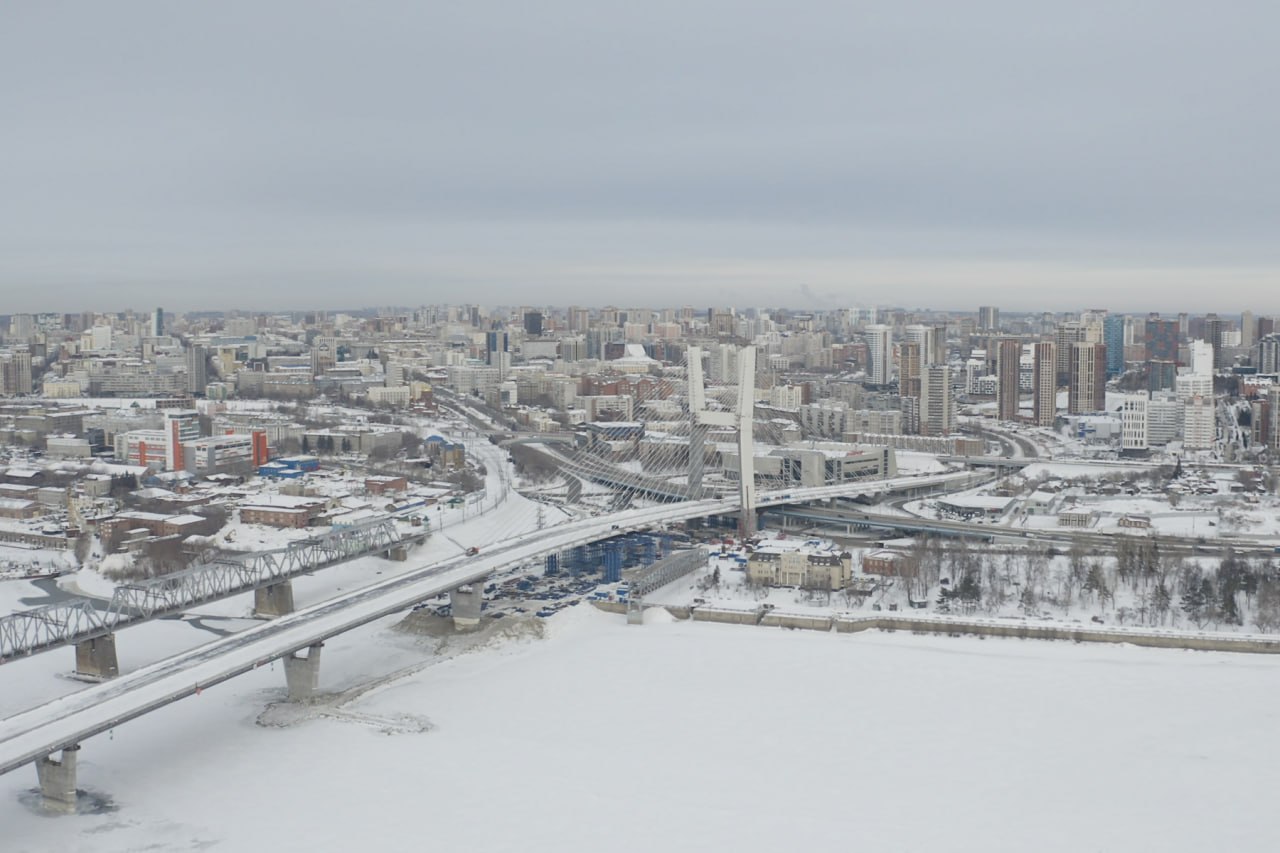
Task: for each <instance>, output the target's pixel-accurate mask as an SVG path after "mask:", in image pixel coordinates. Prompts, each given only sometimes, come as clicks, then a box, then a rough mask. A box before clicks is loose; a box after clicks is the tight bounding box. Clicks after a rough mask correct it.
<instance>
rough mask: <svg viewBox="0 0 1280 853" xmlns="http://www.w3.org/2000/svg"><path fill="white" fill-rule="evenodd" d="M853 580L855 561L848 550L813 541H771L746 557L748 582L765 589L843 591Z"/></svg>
mask: <svg viewBox="0 0 1280 853" xmlns="http://www.w3.org/2000/svg"><path fill="white" fill-rule="evenodd" d="M852 577H853V558H852V556H851V555H850V554H849V553H848V552H847V551H840V550H838V549H836V548H835V546H833V545H829V544H826V545H824V544H822V543H819V542H816V541H812V540H811V541H808V542H795V543H792V542H789V541H786V540H770V541H768V542H765V543H762V544H761V545H759V546H758V547H757V548H756V549H755V550H754V551H752V552H751V555H750V556H749V557H748V558H747V579H748V580H749V581H750V582H751V583H756V584H763V585H765V586H791V587H800V588H803V589H827V590H834V589H844V588H845V587H846V586H848V585H849V581H850V579H851V578H852Z"/></svg>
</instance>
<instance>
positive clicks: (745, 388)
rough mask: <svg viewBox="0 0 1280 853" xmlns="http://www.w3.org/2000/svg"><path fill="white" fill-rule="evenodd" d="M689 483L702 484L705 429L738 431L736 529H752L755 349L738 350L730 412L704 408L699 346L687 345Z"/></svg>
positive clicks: (753, 531)
mask: <svg viewBox="0 0 1280 853" xmlns="http://www.w3.org/2000/svg"><path fill="white" fill-rule="evenodd" d="M688 373H689V418H690V420H691V421H692V427H691V431H690V436H689V466H690V467H689V485H690V487H692V488H698V487H700V486H701V485H702V463H703V453H704V451H703V441H704V440H705V437H706V428H707V427H712V426H717V427H730V428H734V429H736V430H737V431H738V481H739V487H738V491H739V494H740V495H741V498H742V516H741V523H740V528H739V529H740V530H741V532H742V535H743V536H750V535H751V534H753V533H755V532H756V457H755V441H754V437H753V435H752V431H753V427H754V423H755V406H756V348H755V347H742V348H741V349H739V350H738V405H737V406H736V408H735V411H733V412H718V411H708V410H707V395H706V388H705V386H704V385H703V378H702V349H701V348H700V347H689V371H688Z"/></svg>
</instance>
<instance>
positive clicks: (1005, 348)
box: [996, 338, 1022, 421]
mask: <svg viewBox="0 0 1280 853" xmlns="http://www.w3.org/2000/svg"><path fill="white" fill-rule="evenodd" d="M1021 373H1022V342H1021V341H1017V340H1013V339H1012V338H1005V339H1004V340H1001V341H1000V342H999V343H997V344H996V417H997V418H999V419H1000V420H1002V421H1016V420H1017V419H1018V399H1019V394H1018V380H1019V376H1020V375H1021Z"/></svg>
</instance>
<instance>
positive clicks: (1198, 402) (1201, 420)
mask: <svg viewBox="0 0 1280 853" xmlns="http://www.w3.org/2000/svg"><path fill="white" fill-rule="evenodd" d="M1184 405H1185V407H1186V408H1185V409H1184V410H1183V414H1182V446H1183V448H1185V449H1187V450H1211V449H1212V448H1213V440H1214V438H1216V437H1217V424H1216V423H1215V412H1214V407H1213V398H1212V397H1192V398H1190V399H1189V400H1187V401H1186V403H1185V404H1184Z"/></svg>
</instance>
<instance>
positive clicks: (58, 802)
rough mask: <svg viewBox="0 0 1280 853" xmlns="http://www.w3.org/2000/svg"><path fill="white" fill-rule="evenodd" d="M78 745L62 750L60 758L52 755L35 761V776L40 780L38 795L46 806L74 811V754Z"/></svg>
mask: <svg viewBox="0 0 1280 853" xmlns="http://www.w3.org/2000/svg"><path fill="white" fill-rule="evenodd" d="M79 751H80V745H79V744H75V745H74V746H69V747H67V748H66V749H64V750H62V759H61V760H60V761H59V760H55V759H54V757H53V756H52V755H46V756H45V757H44V758H41V759H38V760H37V761H36V777H37V778H38V779H39V780H40V795H41V796H42V797H44V802H45V805H46V806H49V807H51V808H54V809H58V810H60V811H74V810H75V807H76V754H77V753H78V752H79Z"/></svg>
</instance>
